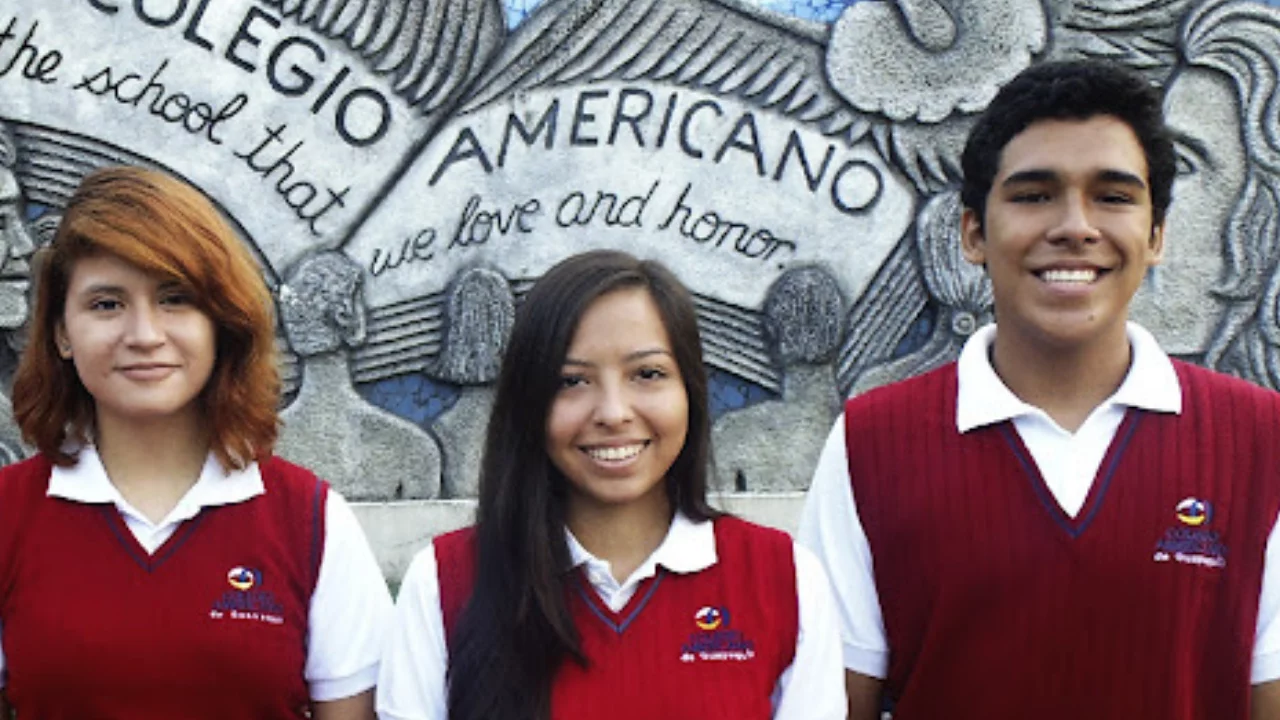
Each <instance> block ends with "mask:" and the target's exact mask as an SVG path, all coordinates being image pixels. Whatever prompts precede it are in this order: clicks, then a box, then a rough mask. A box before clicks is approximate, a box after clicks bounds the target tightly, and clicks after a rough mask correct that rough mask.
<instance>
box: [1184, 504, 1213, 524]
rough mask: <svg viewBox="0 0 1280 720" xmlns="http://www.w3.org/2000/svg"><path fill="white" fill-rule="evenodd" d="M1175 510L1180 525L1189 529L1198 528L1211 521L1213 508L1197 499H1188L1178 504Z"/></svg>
mask: <svg viewBox="0 0 1280 720" xmlns="http://www.w3.org/2000/svg"><path fill="white" fill-rule="evenodd" d="M1175 510H1176V512H1177V514H1178V519H1179V520H1181V521H1182V524H1183V525H1190V526H1191V527H1200V526H1201V525H1204V524H1205V523H1207V522H1209V521H1210V520H1211V519H1213V506H1212V505H1210V504H1209V503H1207V502H1205V501H1203V500H1201V499H1199V498H1193V497H1189V498H1187V499H1185V500H1183V501H1182V502H1180V503H1178V507H1177V508H1175Z"/></svg>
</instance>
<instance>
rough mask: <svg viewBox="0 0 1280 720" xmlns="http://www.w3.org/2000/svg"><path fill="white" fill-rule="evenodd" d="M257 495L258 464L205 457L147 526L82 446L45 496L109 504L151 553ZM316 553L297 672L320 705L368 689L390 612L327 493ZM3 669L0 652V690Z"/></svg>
mask: <svg viewBox="0 0 1280 720" xmlns="http://www.w3.org/2000/svg"><path fill="white" fill-rule="evenodd" d="M263 492H265V489H264V488H263V485H262V475H261V474H260V473H259V471H258V465H257V463H252V464H250V465H249V466H248V467H246V468H245V469H244V470H233V471H231V472H229V473H227V472H224V471H223V469H222V465H221V464H220V463H219V462H218V460H217V458H216V457H215V456H214V455H213V454H212V453H210V455H209V457H208V458H206V459H205V463H204V468H203V469H202V470H201V471H200V477H199V479H198V480H196V483H195V485H192V486H191V489H190V490H188V491H187V493H186V495H184V496H183V497H182V499H181V500H179V501H178V504H177V505H175V506H174V507H173V510H171V511H169V514H168V516H166V517H165V518H164V519H163V520H161V521H160V522H158V523H152V522H151V521H150V520H148V519H147V518H146V516H144V515H143V514H142V513H141V512H139V511H138V510H137V509H136V508H134V507H133V506H132V505H130V504H129V502H128V501H127V500H125V499H124V496H123V495H121V494H120V491H119V490H117V489H116V486H115V485H113V484H112V483H111V480H110V479H108V478H107V472H106V469H105V468H103V466H102V460H101V459H100V458H99V457H98V453H97V451H96V450H95V449H94V448H93V447H86V448H83V449H82V450H81V451H80V454H79V462H78V463H76V464H75V465H74V466H72V467H68V468H64V467H58V466H56V465H55V466H54V468H53V474H52V476H51V477H50V478H49V489H48V491H47V494H48V495H49V496H51V497H59V498H64V499H66V500H71V501H73V502H80V503H92V504H105V503H111V504H113V505H115V506H116V508H117V509H118V510H119V511H120V515H121V516H122V517H123V518H124V522H125V525H127V526H128V528H129V530H130V532H132V533H133V536H134V537H135V538H137V539H138V544H140V545H142V547H143V548H144V549H145V550H146V551H147V552H148V553H154V552H155V551H156V549H158V548H159V547H160V546H161V545H163V544H164V541H165V540H168V539H169V536H170V535H172V534H173V533H174V531H176V530H177V529H178V526H179V525H180V524H181V523H182V522H183V521H186V520H190V519H191V518H194V517H195V516H196V515H198V514H199V513H200V511H201V510H202V509H204V508H206V507H216V506H218V505H232V504H235V503H239V502H244V501H246V500H249V499H250V498H253V497H256V496H258V495H261V494H262V493H263ZM323 552H324V554H323V555H322V556H321V560H320V573H319V576H318V577H317V579H316V588H315V592H313V593H312V595H311V604H310V609H309V611H308V617H307V660H306V666H305V668H304V670H303V676H304V678H305V679H306V681H307V687H308V690H309V692H310V695H311V699H312V700H314V701H320V702H323V701H326V700H339V699H342V698H346V697H351V696H352V695H358V694H360V693H362V692H364V691H366V690H368V689H370V688H372V687H373V686H374V683H375V682H376V681H377V678H378V662H379V655H380V652H381V648H382V643H383V640H384V637H385V634H386V631H387V628H388V627H389V625H390V620H391V613H392V606H391V595H390V593H389V592H388V590H387V584H386V581H385V580H384V579H383V577H382V572H381V570H379V568H378V562H377V560H376V559H375V558H374V556H373V551H372V550H371V549H370V548H369V543H368V541H367V540H366V539H365V536H364V532H363V531H362V530H361V529H360V525H359V523H358V522H357V520H356V517H355V514H353V513H352V512H351V507H350V506H349V505H347V502H346V500H344V499H343V497H342V496H341V495H339V494H338V493H337V492H336V491H334V490H332V489H330V490H329V498H328V502H326V503H325V536H324V551H323ZM4 666H5V664H4V654H3V652H0V687H2V686H3V680H4Z"/></svg>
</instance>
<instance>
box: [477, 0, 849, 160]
mask: <svg viewBox="0 0 1280 720" xmlns="http://www.w3.org/2000/svg"><path fill="white" fill-rule="evenodd" d="M824 30H825V26H823V25H821V24H818V23H810V22H806V21H801V20H797V19H794V18H788V17H784V16H781V15H776V14H774V13H770V12H768V11H765V10H761V9H759V8H756V7H753V6H750V5H747V4H744V3H740V2H736V1H735V0H550V1H549V2H547V3H545V4H544V5H543V6H541V7H539V8H538V10H537V11H535V12H534V14H533V15H532V16H530V17H529V18H528V19H527V20H526V21H525V22H524V24H522V25H521V26H520V27H518V28H517V29H516V30H515V31H514V33H513V34H512V36H511V39H510V41H509V42H508V43H507V44H506V46H505V47H504V48H503V50H502V52H501V54H499V55H498V56H497V57H496V58H495V59H494V61H493V63H492V65H491V66H490V68H489V69H488V71H487V72H485V74H484V75H483V76H482V77H481V78H480V80H478V81H477V83H476V85H475V90H474V91H473V92H472V93H470V94H469V96H468V98H467V100H466V101H465V102H464V105H463V109H462V111H463V112H468V111H471V110H475V109H477V108H480V107H483V106H485V105H487V104H489V103H492V102H495V101H497V100H498V99H500V98H502V97H506V96H507V95H509V94H510V93H513V92H518V91H521V90H530V89H534V88H543V87H555V86H557V85H563V84H566V83H589V82H600V81H606V80H623V81H626V80H632V81H634V80H649V81H653V82H659V83H666V84H670V85H673V86H678V87H687V88H691V89H696V90H703V91H706V92H711V93H715V94H718V95H725V96H729V97H735V98H737V99H739V100H741V101H743V102H745V103H748V104H751V105H754V106H756V107H759V108H767V109H770V110H775V111H777V112H779V113H782V114H784V115H786V116H788V117H792V118H795V119H797V120H799V121H801V122H805V123H810V124H813V125H815V126H816V127H817V129H818V130H819V131H820V132H822V133H823V134H825V135H828V136H837V137H844V138H845V139H846V140H848V141H849V142H853V141H855V140H857V139H859V138H860V137H861V136H862V135H863V134H865V133H866V131H867V129H868V127H869V124H868V121H867V119H866V118H865V116H864V115H863V114H861V113H859V112H858V111H857V110H855V109H854V108H853V107H851V106H850V105H849V104H848V103H846V102H845V101H844V100H843V99H841V98H840V96H838V95H837V94H836V93H834V92H833V91H832V90H831V88H830V86H829V85H828V83H827V80H826V77H825V71H824V69H823V68H824V56H825V53H826V43H825V40H824V35H823V33H824Z"/></svg>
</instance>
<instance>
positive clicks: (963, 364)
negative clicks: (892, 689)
mask: <svg viewBox="0 0 1280 720" xmlns="http://www.w3.org/2000/svg"><path fill="white" fill-rule="evenodd" d="M1127 334H1128V337H1129V345H1130V347H1131V348H1132V352H1133V357H1132V361H1131V362H1130V365H1129V372H1128V373H1127V374H1126V375H1125V378H1124V381H1123V382H1121V384H1120V387H1119V388H1117V389H1116V391H1115V393H1114V394H1112V395H1111V397H1109V398H1107V399H1106V400H1105V401H1103V402H1102V404H1100V405H1099V406H1098V407H1097V408H1095V409H1094V410H1093V412H1092V413H1090V414H1089V417H1088V418H1086V419H1085V421H1084V424H1082V425H1081V426H1080V428H1079V429H1077V430H1076V432H1075V433H1070V432H1067V431H1066V430H1064V429H1062V427H1061V426H1059V425H1058V424H1057V423H1056V422H1054V421H1053V419H1052V418H1050V417H1049V416H1048V415H1047V414H1046V413H1045V412H1044V411H1043V410H1041V409H1040V408H1037V407H1035V406H1033V405H1028V404H1027V403H1025V402H1023V401H1022V400H1020V399H1018V397H1017V396H1016V395H1014V394H1013V391H1011V390H1009V388H1008V387H1007V386H1006V385H1005V384H1004V382H1003V381H1002V380H1001V379H1000V376H999V375H997V374H996V371H995V368H993V367H992V366H991V360H990V353H989V351H990V348H991V345H992V343H993V342H995V337H996V326H995V325H988V326H986V327H984V328H982V329H980V330H978V332H976V333H974V334H973V336H972V337H970V338H969V340H968V342H966V343H965V346H964V349H963V350H961V352H960V358H959V360H958V361H957V375H958V382H959V387H958V388H957V396H956V429H957V430H959V431H960V432H961V433H965V432H969V431H970V430H974V429H976V428H980V427H985V426H988V425H992V424H994V423H999V422H1004V421H1006V420H1010V421H1012V423H1013V426H1014V428H1015V429H1016V430H1017V431H1018V435H1019V436H1021V438H1022V442H1023V444H1024V445H1025V446H1026V448H1027V451H1028V452H1030V453H1031V456H1032V457H1033V458H1035V461H1036V465H1037V466H1038V468H1039V470H1040V473H1041V475H1042V476H1043V477H1044V481H1045V484H1046V485H1047V486H1048V487H1049V489H1050V491H1052V492H1053V496H1054V499H1056V500H1057V501H1058V504H1059V505H1060V506H1061V507H1062V509H1063V510H1064V511H1065V512H1066V513H1067V514H1068V515H1070V516H1072V517H1074V516H1075V515H1076V514H1077V513H1078V512H1079V511H1080V508H1081V506H1082V505H1083V504H1084V501H1085V498H1086V497H1087V496H1088V494H1089V488H1090V486H1091V485H1092V484H1093V480H1094V477H1095V476H1096V475H1097V472H1098V466H1099V465H1100V464H1101V463H1102V459H1103V456H1105V455H1106V453H1107V448H1108V447H1109V446H1110V445H1111V440H1112V437H1113V436H1114V435H1115V432H1116V430H1117V429H1118V428H1119V427H1120V423H1121V421H1123V420H1124V414H1125V411H1126V410H1127V409H1128V408H1130V407H1133V408H1139V409H1142V410H1146V411H1150V412H1161V413H1174V414H1180V413H1181V412H1182V389H1181V387H1180V385H1179V384H1178V376H1177V373H1176V372H1175V371H1174V369H1173V363H1172V362H1170V360H1169V356H1168V355H1166V354H1165V353H1164V351H1163V350H1161V349H1160V346H1159V344H1158V343H1157V342H1156V340H1155V338H1154V337H1152V335H1151V333H1149V332H1147V331H1146V330H1145V329H1143V328H1142V327H1140V326H1138V325H1137V324H1135V323H1129V324H1128V327H1127ZM1278 528H1280V524H1278V525H1277V527H1276V528H1273V529H1272V531H1271V536H1270V538H1269V540H1268V541H1267V551H1266V562H1265V567H1264V570H1263V574H1262V594H1261V598H1260V602H1259V612H1258V625H1257V633H1256V635H1255V638H1254V648H1253V671H1252V681H1253V682H1254V683H1262V682H1267V681H1270V680H1275V679H1278V678H1280V622H1277V617H1280V540H1278V539H1277V538H1278V537H1280V531H1278ZM798 539H799V541H800V542H801V543H802V544H803V545H805V546H807V547H809V548H810V549H812V550H813V551H814V553H815V554H817V555H818V557H819V558H820V559H821V560H822V561H823V565H824V566H825V567H826V568H827V572H829V573H830V575H831V582H832V587H833V588H834V589H835V593H836V603H837V605H838V607H839V614H840V625H841V636H842V640H843V644H844V664H845V667H846V668H848V669H849V670H852V671H854V672H857V673H860V674H863V675H869V676H871V677H877V678H883V677H885V675H886V673H887V672H888V666H889V646H888V642H887V641H886V639H885V631H884V618H883V616H882V615H881V612H880V598H879V595H878V594H877V591H876V586H875V575H874V572H873V569H872V568H873V566H872V561H871V547H870V545H869V544H868V542H867V536H866V533H865V532H864V530H863V528H862V521H861V520H860V519H859V517H858V508H857V504H856V502H855V500H854V497H853V485H852V482H851V481H850V478H849V463H848V455H847V448H846V445H845V426H844V416H843V415H841V417H840V418H838V419H837V420H836V422H835V426H834V427H833V428H832V429H831V434H830V435H829V436H828V437H827V443H826V445H825V446H824V447H823V450H822V455H821V457H820V458H819V460H818V467H817V469H816V470H815V472H814V476H813V484H812V485H811V486H810V488H809V495H808V497H807V498H806V500H805V506H804V512H803V514H802V516H801V519H800V532H799V535H798Z"/></svg>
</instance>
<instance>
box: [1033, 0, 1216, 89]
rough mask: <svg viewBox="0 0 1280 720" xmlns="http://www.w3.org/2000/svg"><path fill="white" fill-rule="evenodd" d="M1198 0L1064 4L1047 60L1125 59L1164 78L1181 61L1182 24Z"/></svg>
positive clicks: (1102, 0)
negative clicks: (1179, 46) (1179, 54)
mask: <svg viewBox="0 0 1280 720" xmlns="http://www.w3.org/2000/svg"><path fill="white" fill-rule="evenodd" d="M1195 3H1196V0H1079V1H1078V2H1074V3H1063V6H1064V9H1063V11H1062V15H1061V16H1060V17H1058V18H1057V19H1056V21H1055V22H1054V31H1053V33H1054V44H1053V48H1052V50H1051V52H1050V53H1049V56H1048V58H1047V59H1050V60H1066V59H1070V58H1094V59H1101V60H1109V61H1111V62H1117V63H1122V64H1124V65H1127V66H1128V67H1130V68H1131V69H1133V70H1135V71H1137V72H1141V73H1143V74H1145V75H1147V76H1148V77H1149V78H1150V79H1152V80H1155V81H1159V82H1162V81H1163V80H1164V79H1165V78H1166V77H1167V76H1168V75H1169V73H1170V71H1171V70H1172V69H1173V67H1174V65H1175V63H1176V61H1177V41H1178V27H1179V25H1180V24H1181V22H1182V18H1183V16H1185V15H1186V13H1187V11H1188V10H1189V9H1190V8H1191V7H1192V6H1193V5H1194V4H1195Z"/></svg>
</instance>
